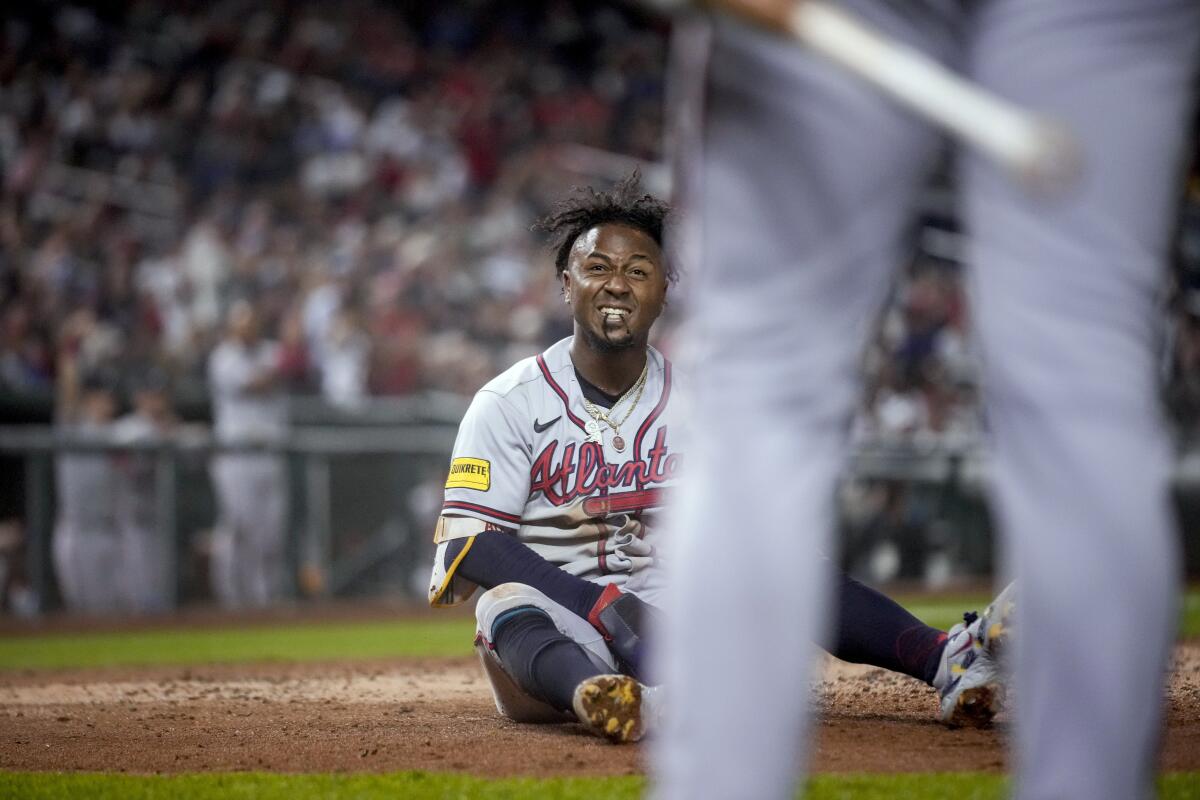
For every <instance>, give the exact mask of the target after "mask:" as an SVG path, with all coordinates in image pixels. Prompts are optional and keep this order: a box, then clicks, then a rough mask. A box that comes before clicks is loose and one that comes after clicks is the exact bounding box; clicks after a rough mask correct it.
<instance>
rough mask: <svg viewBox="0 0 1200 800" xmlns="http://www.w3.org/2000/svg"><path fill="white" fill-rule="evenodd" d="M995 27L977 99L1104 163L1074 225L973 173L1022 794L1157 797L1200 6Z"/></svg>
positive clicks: (1073, 207)
mask: <svg viewBox="0 0 1200 800" xmlns="http://www.w3.org/2000/svg"><path fill="white" fill-rule="evenodd" d="M979 10H980V12H981V14H982V16H981V18H980V20H979V21H978V22H979V24H978V26H977V27H978V30H979V38H978V39H977V41H976V47H977V50H976V53H975V55H974V58H973V62H974V63H973V66H972V69H973V71H974V73H975V75H976V77H977V78H978V79H979V80H981V81H982V82H983V83H985V84H987V85H990V86H992V87H993V88H995V89H996V90H998V91H999V92H1000V93H1001V94H1002V95H1005V96H1008V97H1011V98H1013V99H1014V100H1016V101H1017V102H1021V103H1027V104H1029V105H1030V106H1032V107H1034V108H1039V109H1043V110H1045V111H1046V112H1047V113H1050V114H1053V115H1055V116H1058V117H1060V118H1062V119H1063V120H1064V121H1065V122H1067V123H1068V124H1069V125H1071V126H1072V127H1073V128H1074V129H1075V131H1076V132H1077V133H1078V134H1079V135H1080V136H1081V138H1082V141H1083V146H1084V150H1085V153H1084V155H1085V158H1086V160H1087V163H1086V171H1085V173H1084V175H1083V181H1082V185H1081V186H1080V187H1079V191H1078V192H1077V193H1075V194H1072V195H1070V196H1068V197H1066V198H1064V199H1063V200H1062V202H1060V203H1058V204H1055V203H1049V202H1045V203H1037V202H1033V201H1031V200H1029V199H1028V198H1026V197H1025V196H1022V195H1020V194H1019V190H1018V189H1017V188H1015V187H1013V186H1011V185H1009V184H1008V183H1007V182H1006V181H1005V180H1004V179H1003V178H1002V177H1001V176H999V175H997V174H996V173H995V171H994V170H993V169H992V168H991V167H990V166H988V165H985V164H982V163H979V162H978V161H977V160H972V161H971V162H970V164H969V169H968V171H967V174H966V178H967V183H966V189H967V191H968V198H967V199H968V213H969V219H968V222H969V227H970V233H971V236H972V238H973V246H972V251H971V253H970V260H969V263H971V264H972V265H973V267H974V268H975V270H976V273H977V274H976V278H975V281H976V283H975V287H974V288H975V289H976V290H977V292H976V294H975V297H974V299H975V300H976V301H977V309H978V310H977V320H978V327H979V332H980V335H981V338H982V344H983V347H984V355H985V361H986V364H985V366H986V377H987V380H988V384H987V387H986V389H987V396H988V401H989V404H990V412H991V413H990V419H991V422H992V428H993V431H994V433H995V448H996V461H995V473H994V474H995V488H996V490H997V496H998V500H999V501H1000V504H999V509H998V510H999V512H1000V515H1001V520H1002V522H1003V524H1004V527H1005V532H1006V536H1007V541H1008V542H1009V544H1010V546H1011V551H1010V553H1009V554H1008V555H1009V557H1010V561H1011V566H1012V567H1013V568H1015V571H1016V574H1017V577H1018V579H1019V582H1020V590H1021V596H1022V602H1020V603H1019V604H1018V609H1017V624H1018V626H1019V627H1018V630H1019V631H1020V633H1019V635H1018V636H1017V637H1016V651H1017V672H1016V676H1015V680H1016V682H1017V683H1016V695H1017V701H1016V702H1017V707H1016V711H1015V724H1016V726H1017V748H1016V764H1017V770H1018V782H1017V792H1018V796H1020V797H1022V798H1091V799H1092V800H1103V798H1123V799H1125V798H1136V797H1142V796H1147V795H1148V793H1149V791H1150V777H1151V773H1150V768H1151V766H1152V763H1153V762H1152V753H1153V747H1154V745H1155V742H1156V738H1157V732H1158V727H1159V724H1160V707H1161V706H1160V702H1161V682H1162V675H1163V670H1164V667H1165V665H1166V658H1167V654H1168V652H1169V648H1170V644H1171V634H1172V631H1173V623H1174V609H1175V602H1176V593H1177V587H1178V568H1177V561H1176V547H1177V545H1176V542H1175V540H1174V535H1173V532H1172V529H1171V523H1170V519H1169V512H1168V504H1167V499H1168V498H1167V489H1166V487H1167V476H1168V469H1169V465H1170V461H1171V451H1170V448H1169V444H1168V440H1167V437H1166V434H1165V430H1164V427H1163V425H1162V424H1161V422H1160V419H1159V417H1160V414H1159V408H1158V404H1157V402H1156V397H1157V392H1156V380H1155V377H1156V371H1155V365H1156V349H1157V343H1158V336H1157V334H1158V328H1159V326H1160V324H1161V319H1162V313H1161V310H1160V307H1159V305H1158V298H1159V289H1160V286H1161V281H1162V280H1163V277H1164V275H1165V264H1166V254H1167V250H1168V245H1169V242H1170V234H1171V230H1172V227H1173V221H1174V219H1175V216H1174V205H1175V201H1176V198H1177V193H1178V188H1179V186H1180V182H1181V179H1182V169H1183V166H1184V164H1183V161H1182V149H1183V148H1182V145H1183V141H1184V138H1183V137H1184V135H1185V132H1186V130H1187V127H1188V124H1189V122H1190V108H1191V106H1190V103H1189V101H1188V99H1187V95H1188V93H1189V91H1190V90H1191V86H1192V84H1191V80H1192V79H1193V78H1194V76H1195V67H1196V54H1197V53H1196V51H1197V45H1198V40H1200V6H1198V5H1197V4H1196V3H1195V2H1194V0H1167V1H1164V0H1060V2H1056V3H1039V2H1032V1H1027V0H1013V1H1012V2H1009V1H1006V0H997V2H992V3H990V4H981V5H980V6H979ZM1098 648H1099V650H1100V651H1102V652H1098Z"/></svg>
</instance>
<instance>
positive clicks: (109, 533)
mask: <svg viewBox="0 0 1200 800" xmlns="http://www.w3.org/2000/svg"><path fill="white" fill-rule="evenodd" d="M71 323H72V324H70V325H69V326H68V327H67V329H66V330H65V331H64V335H63V345H62V347H61V351H60V355H59V364H58V369H59V386H58V394H57V403H58V406H57V411H56V423H57V424H58V426H59V428H60V430H62V431H63V432H64V433H65V434H68V435H70V436H71V437H72V438H73V439H76V440H83V441H86V440H87V439H88V438H94V439H97V440H106V439H107V438H108V435H109V434H110V433H111V428H112V421H113V418H114V417H115V416H116V411H117V395H116V376H115V374H114V373H112V372H109V371H105V370H103V369H101V368H98V367H97V368H94V369H93V370H92V371H90V372H88V373H83V372H82V363H83V358H82V356H81V352H80V351H81V347H80V343H81V340H83V339H84V338H85V337H88V336H89V334H90V332H91V330H92V329H91V325H92V320H91V319H90V317H87V316H77V317H75V318H73V319H72V321H71ZM55 467H56V470H55V474H56V478H57V482H56V497H57V498H58V513H57V520H56V522H55V526H54V535H53V541H52V545H51V547H52V554H53V559H54V568H55V572H56V574H57V575H58V586H59V590H60V592H61V594H62V597H63V602H64V603H65V604H66V606H67V608H68V609H70V610H71V611H76V612H82V613H89V614H104V613H112V612H115V611H118V610H120V609H121V608H122V607H123V605H124V604H123V602H122V600H123V598H122V595H121V582H120V579H119V577H120V575H121V574H122V569H123V563H122V561H123V559H122V552H121V537H120V530H119V527H118V522H117V506H116V496H117V491H116V490H117V485H116V477H117V473H116V471H115V470H114V469H113V463H112V458H111V457H110V456H109V455H107V454H106V453H102V452H101V453H87V452H66V453H63V454H61V455H59V456H58V457H57V459H56V464H55Z"/></svg>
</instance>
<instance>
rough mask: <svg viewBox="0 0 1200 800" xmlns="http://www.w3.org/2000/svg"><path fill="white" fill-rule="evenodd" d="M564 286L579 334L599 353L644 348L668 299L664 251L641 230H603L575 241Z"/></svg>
mask: <svg viewBox="0 0 1200 800" xmlns="http://www.w3.org/2000/svg"><path fill="white" fill-rule="evenodd" d="M562 283H563V294H564V295H565V297H566V299H567V302H568V303H569V304H570V306H571V313H572V316H573V317H574V318H575V333H576V335H582V336H583V337H584V338H585V339H586V341H587V343H588V344H589V345H590V346H591V347H592V348H593V349H596V350H598V351H601V352H613V351H618V350H625V349H628V348H631V347H639V346H640V347H644V346H645V345H646V342H647V341H648V340H649V337H650V327H651V326H652V325H653V324H654V321H655V320H656V319H658V316H659V314H661V313H662V309H663V304H664V303H665V302H666V297H667V275H666V270H665V269H664V268H663V254H662V248H660V247H659V246H658V243H656V242H655V241H654V239H653V238H652V237H651V236H650V235H649V234H647V233H646V232H644V231H641V230H638V229H637V228H631V227H629V226H627V225H622V224H619V223H606V224H603V225H597V226H595V227H594V228H589V229H588V230H586V231H584V232H583V233H581V234H580V235H579V237H578V238H577V239H576V240H575V244H574V245H573V246H572V247H571V254H570V256H569V257H568V258H567V268H566V270H564V271H563V275H562Z"/></svg>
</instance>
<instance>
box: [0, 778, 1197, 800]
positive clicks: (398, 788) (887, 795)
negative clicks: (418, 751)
mask: <svg viewBox="0 0 1200 800" xmlns="http://www.w3.org/2000/svg"><path fill="white" fill-rule="evenodd" d="M1007 785H1008V782H1007V780H1006V779H1005V778H1003V777H1002V776H998V775H990V774H986V775H985V774H979V773H971V772H958V773H924V774H902V775H845V776H843V775H824V776H820V777H816V778H814V779H812V780H811V781H809V783H808V793H807V794H806V795H805V797H806V798H808V799H809V800H835V798H836V799H837V800H841V799H842V798H846V800H940V799H941V798H945V800H993V799H994V800H1000V798H1003V797H1005V796H1006V795H1005V789H1006V787H1007ZM644 788H645V780H644V779H643V778H640V777H617V778H551V779H534V778H506V779H503V780H485V779H481V778H472V777H469V776H465V775H454V774H446V773H429V772H395V773H390V774H383V775H363V774H359V775H273V774H264V773H258V772H250V773H245V772H242V773H224V774H216V773H214V774H201V775H171V776H135V775H111V774H100V773H53V772H51V773H46V772H41V773H30V772H0V796H2V797H6V798H13V799H14V800H16V798H22V799H23V798H29V799H30V800H37V798H47V800H49V798H59V797H88V798H97V800H105V799H106V798H112V800H139V799H140V798H145V799H146V800H149V799H150V798H181V800H193V799H196V800H207V798H222V799H224V798H232V800H237V798H255V799H256V800H259V799H261V800H272V799H273V798H279V799H280V800H285V798H286V800H292V798H329V800H333V798H354V800H373V799H374V798H379V800H384V798H387V800H392V799H393V798H397V797H403V798H406V800H434V799H435V798H436V799H437V800H467V799H468V798H469V799H470V800H520V799H521V798H539V800H634V799H635V798H639V797H641V795H642V791H643V789H644ZM1158 788H1159V797H1161V798H1163V800H1198V799H1200V773H1195V772H1192V773H1182V772H1181V773H1171V774H1167V775H1163V776H1161V777H1160V778H1159V779H1158Z"/></svg>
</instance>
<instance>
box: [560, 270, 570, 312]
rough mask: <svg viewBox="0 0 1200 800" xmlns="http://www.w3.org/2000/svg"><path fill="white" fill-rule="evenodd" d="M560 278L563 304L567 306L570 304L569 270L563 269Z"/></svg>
mask: <svg viewBox="0 0 1200 800" xmlns="http://www.w3.org/2000/svg"><path fill="white" fill-rule="evenodd" d="M561 277H562V294H563V302H565V303H567V304H568V305H569V304H570V302H571V272H570V270H565V269H564V270H563V271H562V273H561Z"/></svg>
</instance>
